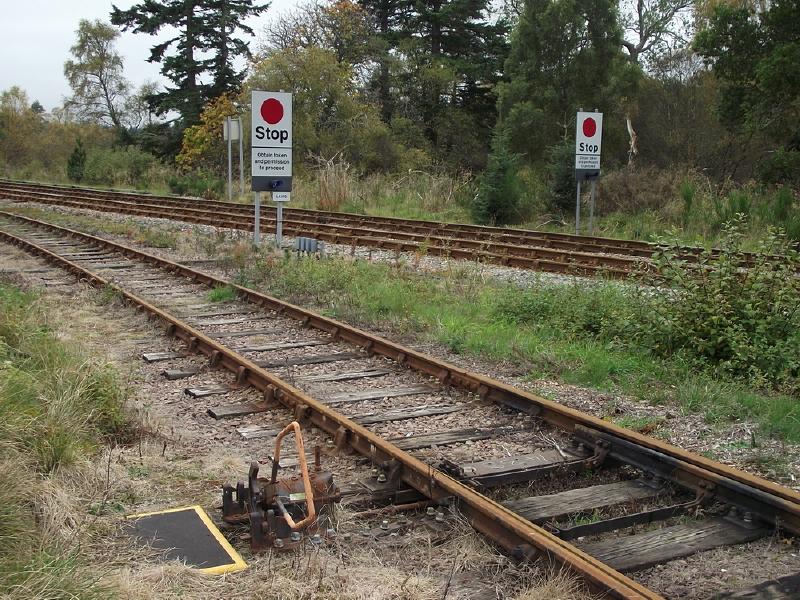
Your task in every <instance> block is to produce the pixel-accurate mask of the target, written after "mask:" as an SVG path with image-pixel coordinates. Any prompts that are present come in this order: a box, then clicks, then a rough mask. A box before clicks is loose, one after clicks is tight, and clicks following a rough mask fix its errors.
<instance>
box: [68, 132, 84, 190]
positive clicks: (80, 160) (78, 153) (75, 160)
mask: <svg viewBox="0 0 800 600" xmlns="http://www.w3.org/2000/svg"><path fill="white" fill-rule="evenodd" d="M85 171H86V150H84V148H83V142H81V138H77V139H76V140H75V149H74V150H73V151H72V154H70V155H69V159H68V160H67V177H69V179H70V181H74V182H75V183H80V182H81V180H82V179H83V175H84V173H85Z"/></svg>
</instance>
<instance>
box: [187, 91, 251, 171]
mask: <svg viewBox="0 0 800 600" xmlns="http://www.w3.org/2000/svg"><path fill="white" fill-rule="evenodd" d="M235 114H236V107H235V106H234V104H233V98H232V97H231V96H230V95H228V94H223V95H222V96H219V97H218V98H215V99H214V100H212V101H210V102H209V103H208V104H206V105H205V106H204V107H203V112H202V113H201V114H200V123H198V124H197V125H192V126H191V127H187V128H186V129H185V130H184V131H183V144H182V147H181V151H180V154H178V156H176V157H175V162H176V163H177V164H178V165H179V166H181V167H187V168H194V169H198V168H200V169H203V170H206V171H213V172H216V173H218V174H220V175H222V174H224V172H225V168H226V167H225V166H224V165H225V164H226V163H225V160H224V159H225V156H226V154H225V143H224V142H223V131H222V130H223V126H224V123H225V119H226V117H230V116H234V115H235ZM242 122H243V123H244V120H243V121H242ZM243 129H244V127H243Z"/></svg>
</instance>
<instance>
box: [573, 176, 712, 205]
mask: <svg viewBox="0 0 800 600" xmlns="http://www.w3.org/2000/svg"><path fill="white" fill-rule="evenodd" d="M598 188H599V201H598V208H599V209H600V210H599V211H598V212H600V213H601V214H608V213H611V212H615V211H620V212H626V213H637V212H641V211H645V210H652V211H659V212H661V211H663V210H664V207H665V206H666V205H667V204H668V203H670V202H671V201H672V199H673V198H677V197H678V196H680V197H681V198H682V200H683V209H684V211H685V210H686V208H687V200H688V208H689V210H690V211H691V210H692V208H694V207H696V204H697V202H696V200H697V195H698V189H697V188H698V182H697V180H696V178H695V177H692V176H690V175H687V173H686V172H685V171H680V170H675V169H673V170H670V169H652V168H647V167H645V168H636V169H631V168H626V169H621V170H619V171H612V172H610V173H608V174H606V175H604V176H603V177H602V178H601V179H600V184H599V186H598ZM572 200H573V202H574V201H575V199H574V198H573V199H572ZM684 214H685V213H684Z"/></svg>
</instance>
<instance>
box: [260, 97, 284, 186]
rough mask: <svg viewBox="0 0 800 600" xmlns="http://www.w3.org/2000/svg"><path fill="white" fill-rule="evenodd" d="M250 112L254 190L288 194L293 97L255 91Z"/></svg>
mask: <svg viewBox="0 0 800 600" xmlns="http://www.w3.org/2000/svg"><path fill="white" fill-rule="evenodd" d="M252 113H253V131H252V138H251V139H252V141H251V145H252V153H251V159H250V160H251V166H252V171H251V175H252V179H253V191H256V192H288V191H291V189H292V95H291V94H287V93H284V92H261V91H254V92H253V95H252Z"/></svg>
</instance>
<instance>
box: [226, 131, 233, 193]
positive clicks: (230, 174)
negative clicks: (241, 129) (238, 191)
mask: <svg viewBox="0 0 800 600" xmlns="http://www.w3.org/2000/svg"><path fill="white" fill-rule="evenodd" d="M225 129H226V131H227V132H228V201H231V200H233V164H232V161H233V157H232V156H231V143H232V142H231V118H230V117H225Z"/></svg>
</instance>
